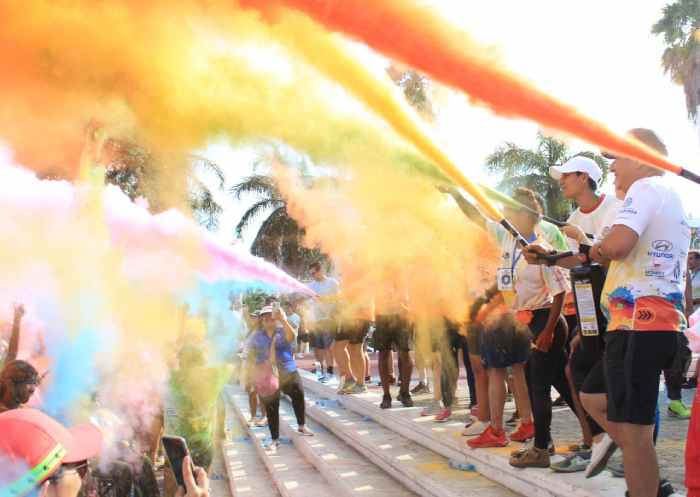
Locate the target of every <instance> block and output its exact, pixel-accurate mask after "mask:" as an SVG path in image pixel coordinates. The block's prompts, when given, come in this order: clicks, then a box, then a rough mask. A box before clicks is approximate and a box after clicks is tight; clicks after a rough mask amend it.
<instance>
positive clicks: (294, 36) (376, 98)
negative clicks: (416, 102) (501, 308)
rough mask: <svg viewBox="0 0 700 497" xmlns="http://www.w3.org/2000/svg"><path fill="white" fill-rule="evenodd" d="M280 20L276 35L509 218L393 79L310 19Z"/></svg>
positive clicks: (489, 209)
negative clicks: (444, 146)
mask: <svg viewBox="0 0 700 497" xmlns="http://www.w3.org/2000/svg"><path fill="white" fill-rule="evenodd" d="M274 20H275V23H274V25H273V26H274V29H273V30H272V34H273V36H276V37H277V38H279V39H280V40H281V41H283V42H284V43H285V44H287V45H288V46H290V47H293V48H294V49H295V50H297V51H299V52H300V53H301V54H302V55H304V56H305V57H306V58H307V59H308V60H309V61H310V62H311V63H312V64H313V65H314V66H315V67H317V68H319V70H320V71H322V72H323V73H324V74H326V75H328V77H330V78H332V79H334V80H335V81H338V82H339V83H340V84H342V85H343V86H344V87H346V88H347V89H348V90H349V91H350V92H352V93H353V95H355V96H356V97H357V98H358V99H360V100H361V101H362V102H364V103H365V104H366V105H367V106H368V107H369V108H371V109H372V110H373V111H375V112H376V113H377V114H379V115H380V116H381V117H382V118H384V119H385V120H386V121H387V122H388V123H389V124H391V126H392V127H393V129H394V130H395V131H396V132H397V133H398V134H399V135H401V136H402V137H403V138H405V139H406V140H408V141H409V142H410V143H411V144H413V145H414V146H415V147H416V148H417V149H418V150H419V151H420V152H421V153H423V154H424V155H425V156H426V157H427V158H429V159H430V160H431V161H433V163H434V164H436V165H437V166H439V168H440V170H441V171H442V172H443V173H444V174H445V175H446V176H447V177H449V178H450V179H451V180H452V181H455V182H456V183H457V184H458V185H459V186H460V187H462V188H464V189H465V190H466V191H467V192H469V194H470V195H471V196H472V197H474V198H475V199H476V200H477V201H478V202H479V204H480V205H481V206H482V207H483V208H484V210H485V212H486V213H487V214H488V215H489V216H490V217H491V218H492V219H494V220H495V221H500V220H502V219H503V214H502V213H501V212H500V211H499V210H498V208H497V207H496V206H495V205H494V204H493V203H492V202H491V201H490V200H489V199H488V197H486V196H485V195H484V194H483V192H482V191H481V189H480V188H479V187H478V186H477V185H476V184H474V183H473V182H472V181H471V180H470V179H468V177H467V176H466V175H465V174H464V173H463V172H462V171H461V170H460V169H459V168H458V167H457V165H456V164H455V163H454V161H453V160H452V159H450V157H448V155H447V154H446V153H445V152H444V151H443V150H442V149H441V148H440V147H439V146H438V145H437V142H436V141H435V140H434V139H433V138H432V137H431V136H430V133H429V132H428V130H427V129H426V127H425V126H424V125H423V123H422V122H421V120H420V118H419V117H418V115H417V114H416V112H415V111H414V110H413V108H412V107H410V106H409V105H408V103H407V102H406V101H405V99H404V98H403V96H402V95H399V91H398V89H397V88H396V87H395V86H394V85H392V84H390V82H389V80H388V78H387V77H384V78H381V77H379V76H378V75H375V74H373V73H372V72H371V71H370V70H369V69H368V68H367V67H366V66H365V65H364V64H362V63H361V62H360V61H359V60H358V59H357V58H356V57H353V56H352V55H351V53H350V52H349V51H348V49H347V48H346V46H345V45H344V44H343V43H342V40H338V39H336V38H334V37H331V36H329V35H328V33H327V32H326V31H325V30H323V29H322V28H320V27H319V26H318V25H315V24H314V23H311V22H309V20H308V19H307V18H305V17H303V16H300V15H298V14H296V13H294V12H292V11H287V10H282V11H280V12H278V13H277V14H276V16H275V18H274Z"/></svg>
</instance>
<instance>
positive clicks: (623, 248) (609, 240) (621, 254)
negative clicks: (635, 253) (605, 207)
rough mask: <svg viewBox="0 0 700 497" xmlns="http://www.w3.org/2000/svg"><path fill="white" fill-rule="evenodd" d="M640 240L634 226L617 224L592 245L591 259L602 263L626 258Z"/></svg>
mask: <svg viewBox="0 0 700 497" xmlns="http://www.w3.org/2000/svg"><path fill="white" fill-rule="evenodd" d="M637 241H639V235H638V234H637V232H636V231H634V230H633V229H632V228H629V227H627V226H624V225H622V224H616V225H615V226H613V227H612V229H611V230H610V233H608V235H607V236H606V237H605V238H603V240H602V241H601V242H599V243H596V244H594V245H593V247H591V253H590V257H591V260H593V261H595V262H598V263H600V264H607V263H609V262H610V261H619V260H622V259H624V258H626V257H627V256H628V255H629V254H630V252H632V249H633V248H634V246H635V245H636V244H637Z"/></svg>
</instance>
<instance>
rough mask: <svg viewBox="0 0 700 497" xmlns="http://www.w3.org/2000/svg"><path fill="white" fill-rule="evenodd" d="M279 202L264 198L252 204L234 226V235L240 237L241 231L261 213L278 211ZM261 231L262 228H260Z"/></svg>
mask: <svg viewBox="0 0 700 497" xmlns="http://www.w3.org/2000/svg"><path fill="white" fill-rule="evenodd" d="M281 207H283V206H281V205H280V201H279V200H277V199H271V198H265V199H262V200H259V201H258V202H256V203H254V204H253V205H252V206H250V207H249V208H248V210H246V211H245V212H244V213H243V215H242V216H241V219H240V221H238V224H237V225H236V235H237V236H241V234H242V233H243V231H244V230H245V229H246V228H247V227H248V226H249V225H250V224H251V223H252V222H253V221H254V220H255V219H256V218H257V217H258V216H259V215H260V214H262V213H263V212H265V211H267V210H270V209H280V208H281ZM261 229H262V228H261Z"/></svg>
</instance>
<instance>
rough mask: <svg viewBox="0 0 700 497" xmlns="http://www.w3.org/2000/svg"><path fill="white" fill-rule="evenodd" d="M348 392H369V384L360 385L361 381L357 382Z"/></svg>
mask: <svg viewBox="0 0 700 497" xmlns="http://www.w3.org/2000/svg"><path fill="white" fill-rule="evenodd" d="M348 393H351V394H360V393H367V385H360V384H359V383H355V385H354V386H353V387H352V390H351V391H350V392H348Z"/></svg>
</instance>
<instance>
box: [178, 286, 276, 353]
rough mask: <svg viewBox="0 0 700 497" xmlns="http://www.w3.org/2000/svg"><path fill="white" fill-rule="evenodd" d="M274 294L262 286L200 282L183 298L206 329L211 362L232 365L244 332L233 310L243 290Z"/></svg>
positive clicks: (268, 288)
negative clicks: (235, 297) (229, 363)
mask: <svg viewBox="0 0 700 497" xmlns="http://www.w3.org/2000/svg"><path fill="white" fill-rule="evenodd" d="M249 290H261V291H267V292H269V293H273V292H274V287H271V286H270V285H264V284H260V283H257V284H255V283H253V284H242V283H235V282H228V281H221V282H215V283H208V282H205V281H199V283H198V284H197V287H196V288H195V289H193V290H192V291H190V292H188V293H187V294H186V295H185V297H184V298H183V300H184V302H185V303H186V304H187V306H188V307H189V310H188V312H189V314H190V315H195V316H200V317H201V318H202V319H203V320H204V323H205V326H206V341H207V343H208V345H209V347H208V349H209V362H210V363H211V364H214V365H220V364H223V363H226V362H230V361H231V358H232V356H233V354H234V352H235V351H236V350H237V348H238V346H239V345H240V340H241V339H242V338H243V337H242V336H241V331H242V330H244V329H245V324H244V323H243V319H242V316H241V314H240V312H238V311H237V310H235V309H232V305H231V304H232V298H233V296H235V295H239V294H240V293H242V292H244V291H249Z"/></svg>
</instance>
